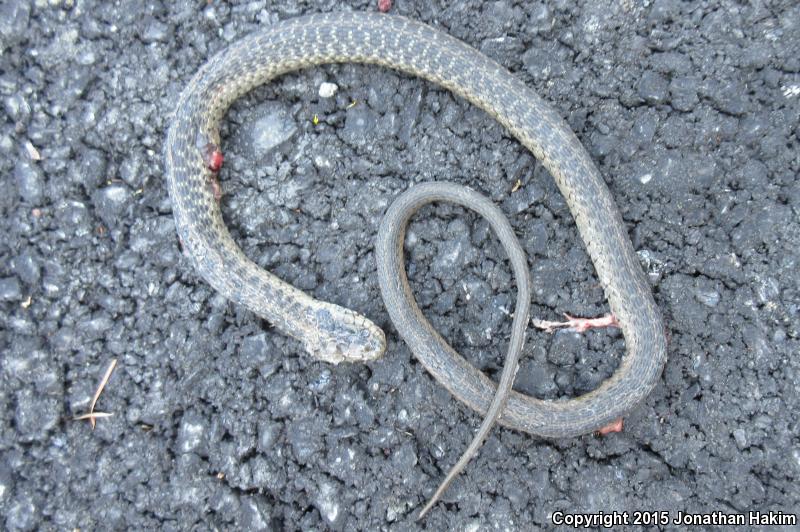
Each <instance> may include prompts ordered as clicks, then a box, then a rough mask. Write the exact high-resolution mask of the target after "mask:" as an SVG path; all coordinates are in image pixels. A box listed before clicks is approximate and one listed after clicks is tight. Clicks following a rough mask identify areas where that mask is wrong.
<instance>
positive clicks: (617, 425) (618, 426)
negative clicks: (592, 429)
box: [597, 418, 625, 436]
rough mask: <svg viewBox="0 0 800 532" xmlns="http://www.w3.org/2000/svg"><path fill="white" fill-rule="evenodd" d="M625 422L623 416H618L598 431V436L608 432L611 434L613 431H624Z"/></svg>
mask: <svg viewBox="0 0 800 532" xmlns="http://www.w3.org/2000/svg"><path fill="white" fill-rule="evenodd" d="M624 425H625V423H624V422H623V421H622V418H617V419H615V420H614V421H612V422H611V423H609V424H608V425H606V426H605V427H603V428H601V429H600V430H598V431H597V435H598V436H605V435H606V434H611V433H612V432H622V428H623V426H624Z"/></svg>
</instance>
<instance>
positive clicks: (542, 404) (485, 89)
mask: <svg viewBox="0 0 800 532" xmlns="http://www.w3.org/2000/svg"><path fill="white" fill-rule="evenodd" d="M334 62H352V63H372V64H378V65H382V66H386V67H390V68H394V69H397V70H400V71H402V72H405V73H408V74H411V75H414V76H418V77H421V78H425V79H427V80H430V81H433V82H435V83H437V84H439V85H441V86H443V87H445V88H447V89H449V90H450V91H452V92H454V93H455V94H457V95H459V96H461V97H463V98H465V99H466V100H468V101H470V102H472V103H473V104H475V105H476V106H478V107H480V108H481V109H483V110H484V111H486V112H487V113H489V115H491V116H492V117H494V118H495V119H496V120H497V121H498V122H500V123H501V124H502V125H503V126H505V128H506V129H507V130H508V131H509V132H510V133H511V134H512V135H514V136H515V137H516V138H517V139H519V141H520V142H521V143H522V144H523V145H525V146H526V147H527V148H528V149H529V150H530V151H531V152H533V154H534V155H535V156H536V158H537V159H539V160H540V161H541V162H542V164H543V165H544V166H545V167H546V168H547V169H548V170H549V171H550V173H551V174H552V175H553V177H554V178H555V180H556V183H557V184H558V187H559V189H560V190H561V192H562V194H563V195H564V197H565V198H566V201H567V204H568V205H569V208H570V211H571V212H572V214H573V216H574V218H575V222H576V224H577V227H578V231H579V233H580V235H581V238H582V239H583V241H584V243H585V244H586V247H587V250H588V253H589V256H590V257H591V259H592V262H593V263H594V266H595V269H596V271H597V274H598V277H599V279H600V282H601V284H602V286H603V288H604V290H605V293H606V295H607V297H608V300H609V304H610V307H611V310H612V312H613V313H614V314H615V315H616V317H617V320H618V322H619V324H620V327H621V329H622V332H623V334H624V336H625V341H626V346H627V353H626V356H625V357H624V358H623V359H622V361H621V363H620V366H619V368H618V369H617V371H616V372H615V373H614V375H613V376H612V377H611V378H609V379H608V380H606V381H605V382H604V383H603V384H602V385H601V386H600V387H599V388H598V389H596V390H594V391H593V392H590V393H587V394H585V395H583V396H580V397H577V398H573V399H568V400H558V401H544V400H539V399H536V398H533V397H529V396H526V395H523V394H520V393H517V392H510V394H509V389H510V386H511V380H513V374H512V379H510V380H508V381H507V382H506V389H501V390H500V392H499V396H500V397H498V398H495V399H496V401H495V402H496V403H498V402H499V403H502V398H503V396H505V395H508V402H507V404H506V405H505V407H504V408H502V409H496V411H500V410H502V413H501V414H500V416H499V418H498V421H499V422H500V423H502V424H503V425H506V426H508V427H510V428H513V429H517V430H522V431H525V432H529V433H531V434H536V435H539V436H543V437H548V438H561V437H570V436H577V435H580V434H585V433H589V432H592V431H594V430H596V429H598V428H600V427H602V426H604V425H606V424H607V423H609V422H610V421H612V420H614V419H616V418H619V417H620V416H622V415H623V414H624V413H626V412H627V411H629V410H631V409H632V408H633V407H634V406H635V405H636V404H637V403H638V402H639V401H641V400H642V399H643V398H644V397H645V396H647V395H648V394H649V393H650V391H651V390H652V389H653V387H654V386H655V384H656V382H657V380H658V378H659V375H660V373H661V370H662V368H663V366H664V363H665V361H666V341H665V337H664V330H663V325H662V321H661V317H660V315H659V312H658V309H657V307H656V305H655V302H654V300H653V297H652V294H651V292H650V288H649V286H648V284H647V281H646V279H645V277H644V274H643V272H642V269H641V267H640V265H639V263H638V261H637V258H636V254H635V253H634V250H633V246H632V245H631V242H630V239H629V238H628V235H627V233H626V230H625V226H624V225H623V222H622V218H621V216H620V214H619V212H618V210H617V208H616V205H615V203H614V200H613V199H612V197H611V194H610V193H609V191H608V188H607V187H606V185H605V183H604V182H603V180H602V178H601V176H600V174H599V172H598V171H597V169H596V168H595V166H594V164H593V163H592V161H591V160H590V158H589V156H588V154H587V153H586V151H585V150H584V149H583V147H582V146H581V144H580V142H579V141H578V139H577V138H576V137H575V135H574V134H573V133H572V132H571V131H570V129H569V128H568V127H567V125H566V124H565V123H564V121H563V120H562V119H561V118H560V117H559V116H558V114H557V113H556V112H555V111H554V110H553V109H552V108H551V107H550V106H549V105H547V104H546V103H544V102H543V101H542V100H541V99H540V98H539V97H538V96H537V95H536V94H534V93H533V91H531V90H530V89H528V88H527V87H526V86H525V84H524V83H522V82H521V81H520V80H518V79H517V78H515V77H514V76H512V75H511V74H510V73H509V72H508V71H507V70H506V69H505V68H504V67H502V66H500V65H499V64H497V63H496V62H494V61H492V60H491V59H489V58H487V57H486V56H484V55H483V54H481V53H480V52H478V51H477V50H475V49H473V48H471V47H470V46H468V45H466V44H464V43H463V42H461V41H458V40H456V39H454V38H452V37H450V36H448V35H446V34H444V33H442V32H440V31H437V30H435V29H433V28H431V27H429V26H427V25H425V24H422V23H420V22H415V21H412V20H409V19H406V18H403V17H398V16H388V15H381V14H377V13H338V14H320V15H311V16H306V17H301V18H296V19H292V20H288V21H285V22H281V23H280V24H276V25H273V26H270V27H268V28H266V29H264V30H263V31H259V32H257V33H255V34H252V35H250V36H248V37H246V38H244V39H242V40H240V41H239V42H237V43H235V44H233V45H231V46H230V47H228V48H226V49H225V50H223V51H222V52H220V53H218V54H217V55H215V56H214V57H213V58H212V59H211V60H209V61H208V62H207V63H206V64H205V65H204V66H203V67H202V68H201V69H200V71H199V72H198V73H197V74H196V75H195V76H194V77H193V78H192V80H191V81H190V82H189V84H188V86H187V87H186V88H185V90H184V91H183V93H182V94H181V95H180V98H179V101H178V103H177V107H176V110H175V115H174V119H173V121H172V124H171V126H170V129H169V134H168V137H167V143H166V150H165V153H166V170H167V178H168V181H169V190H170V194H171V197H172V206H173V212H174V216H175V222H176V226H177V230H178V234H179V236H180V239H181V241H182V243H183V246H184V248H185V249H186V250H187V251H188V253H189V254H190V256H191V257H192V260H193V262H194V265H195V267H196V268H197V271H198V272H199V273H200V274H201V275H202V276H203V278H205V279H206V280H207V281H208V282H209V283H210V284H211V285H212V286H213V287H214V288H215V289H217V290H218V291H219V292H220V293H222V294H224V295H225V296H226V297H227V298H229V299H230V300H232V301H234V302H237V303H240V304H243V305H245V306H246V307H247V308H249V309H250V310H252V311H253V312H255V313H256V314H258V315H259V316H262V317H263V318H265V319H266V320H268V321H269V322H270V323H272V325H274V326H275V327H277V328H279V329H280V330H282V331H283V332H284V333H286V334H288V335H291V336H293V337H295V338H298V339H300V340H301V341H302V342H303V343H304V345H305V348H306V349H307V350H308V351H309V352H310V353H311V354H312V355H314V356H316V357H318V358H320V359H323V360H327V361H331V362H339V361H342V360H348V361H364V360H372V359H374V358H376V357H378V356H380V355H381V354H382V353H383V351H384V349H385V338H384V335H383V332H382V331H381V330H380V329H379V328H378V327H377V326H376V325H374V324H373V323H372V322H371V321H369V320H368V319H367V318H365V317H363V316H361V315H359V314H357V313H355V312H353V311H351V310H348V309H344V308H342V307H339V306H337V305H333V304H330V303H326V302H321V301H317V300H315V299H313V298H312V297H311V296H309V295H307V294H305V293H303V292H302V291H300V290H298V289H296V288H294V287H292V286H291V285H289V284H287V283H285V282H283V281H281V280H279V279H278V278H276V277H275V276H273V275H271V274H270V273H268V272H266V271H264V270H262V269H261V268H259V267H258V266H257V265H256V264H255V263H253V262H252V261H251V260H249V259H248V258H247V257H246V256H245V255H244V254H243V253H242V251H241V250H240V249H239V247H238V246H237V245H236V243H235V242H234V241H233V239H232V238H231V236H230V234H229V233H228V230H227V229H226V227H225V224H224V223H223V220H222V216H221V214H220V209H219V206H218V204H217V200H216V199H215V194H214V190H213V187H212V181H213V179H214V173H215V170H216V169H217V166H218V165H217V164H216V162H211V163H210V162H209V153H214V154H217V153H219V146H220V140H219V132H218V125H219V122H220V120H221V119H222V117H223V115H224V114H225V112H226V110H227V109H228V107H229V106H230V104H231V103H232V102H233V101H234V100H235V99H236V98H238V97H239V96H240V95H242V94H243V93H245V92H247V91H249V90H251V89H252V88H254V87H256V86H258V85H260V84H262V83H265V82H267V81H269V80H271V79H273V78H275V77H276V76H280V75H281V74H284V73H287V72H290V71H294V70H298V69H301V68H305V67H310V66H314V65H320V64H325V63H334ZM440 191H441V189H436V188H435V185H434V188H433V189H431V190H429V191H428V192H432V193H434V194H436V193H438V192H440ZM470 206H471V205H470ZM405 214H408V212H406V213H405ZM484 215H485V213H484ZM401 218H402V217H401ZM390 220H391V221H390V222H389V224H388V225H389V227H386V225H387V224H386V223H385V224H384V227H383V231H382V232H381V235H380V236H379V241H378V245H377V246H376V251H377V252H376V256H377V260H378V264H379V268H378V269H379V273H380V278H381V288H382V292H383V295H384V300H385V304H386V307H387V309H388V310H389V313H390V315H391V317H392V319H393V321H394V323H395V325H396V327H397V329H398V331H399V332H400V334H401V336H402V337H403V338H404V339H405V341H406V342H407V343H408V344H409V346H410V347H411V349H412V351H413V352H414V354H415V356H416V357H417V358H418V359H419V360H420V362H421V363H422V364H423V365H424V366H425V367H426V368H427V369H428V371H429V372H430V373H431V374H432V375H433V376H434V377H435V378H436V379H437V380H438V381H439V382H440V383H442V384H443V385H444V386H446V387H447V388H448V389H449V390H450V391H451V392H452V393H453V395H455V396H456V397H457V398H458V399H459V400H461V401H462V402H464V403H465V404H467V405H468V406H469V407H470V408H472V409H474V410H476V411H477V412H479V413H481V414H486V412H487V411H488V410H489V408H490V403H491V402H492V400H493V398H494V397H495V392H496V391H497V386H496V385H495V384H494V383H493V382H492V381H491V380H490V379H489V378H488V377H486V376H485V375H484V374H483V373H481V372H480V371H478V370H476V369H475V368H474V367H472V366H471V365H470V364H469V363H467V362H466V361H465V360H464V359H463V358H462V357H461V356H459V355H458V354H457V353H456V352H455V351H453V350H452V348H450V347H449V346H448V345H447V343H446V342H444V340H443V339H442V338H441V337H440V336H439V335H438V334H436V332H435V331H434V330H433V329H432V328H431V327H430V326H429V325H428V324H427V321H426V320H425V319H424V317H423V316H422V315H421V313H420V312H419V309H418V307H417V306H416V304H415V303H414V299H413V296H412V294H411V292H410V290H409V287H408V283H407V280H406V276H405V272H404V269H403V260H402V238H403V235H404V228H403V227H400V218H397V217H394V218H390ZM517 283H518V284H519V283H520V280H519V279H518V280H517ZM523 329H524V328H523ZM522 334H523V333H520V332H519V330H518V329H516V328H515V335H517V336H515V337H514V338H512V343H514V342H517V343H518V344H519V345H520V346H521V335H522ZM514 366H515V367H514V369H516V364H514ZM501 406H502V405H501ZM491 421H493V419H491V418H489V419H488V422H489V426H491ZM476 440H477V438H476Z"/></svg>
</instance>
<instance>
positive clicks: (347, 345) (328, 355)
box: [305, 304, 386, 364]
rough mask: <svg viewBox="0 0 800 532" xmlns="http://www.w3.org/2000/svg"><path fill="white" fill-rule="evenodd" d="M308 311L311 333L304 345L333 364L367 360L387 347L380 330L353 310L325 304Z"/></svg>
mask: <svg viewBox="0 0 800 532" xmlns="http://www.w3.org/2000/svg"><path fill="white" fill-rule="evenodd" d="M310 314H311V316H309V317H310V318H311V319H310V320H309V322H311V323H313V324H314V325H315V327H314V328H313V329H314V334H309V335H308V336H307V337H306V338H305V348H306V351H308V352H309V353H310V354H311V355H312V356H313V357H315V358H318V359H320V360H323V361H325V362H331V363H333V364H338V363H339V362H366V361H369V360H375V359H376V358H378V357H380V356H381V355H382V354H383V352H384V351H385V350H386V336H385V335H384V334H383V331H382V330H381V329H380V328H379V327H378V326H377V325H375V324H374V323H372V322H371V321H370V320H368V319H367V318H365V317H364V316H361V315H360V314H356V313H355V312H353V311H352V310H349V309H345V308H342V307H338V306H336V305H331V304H326V305H325V306H324V307H322V308H318V309H316V310H314V311H311V313H310Z"/></svg>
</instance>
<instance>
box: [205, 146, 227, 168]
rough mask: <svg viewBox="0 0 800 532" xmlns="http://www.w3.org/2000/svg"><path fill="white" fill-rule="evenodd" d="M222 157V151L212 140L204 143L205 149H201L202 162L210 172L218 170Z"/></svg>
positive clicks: (220, 166)
mask: <svg viewBox="0 0 800 532" xmlns="http://www.w3.org/2000/svg"><path fill="white" fill-rule="evenodd" d="M224 159H225V158H224V157H223V156H222V152H221V151H220V149H219V147H218V146H217V145H216V144H214V143H213V142H209V143H208V144H206V146H205V149H204V150H203V162H204V163H206V167H207V168H208V169H209V170H211V171H212V172H219V169H220V168H222V162H223V160H224Z"/></svg>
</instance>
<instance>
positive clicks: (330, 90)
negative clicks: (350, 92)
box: [319, 81, 339, 98]
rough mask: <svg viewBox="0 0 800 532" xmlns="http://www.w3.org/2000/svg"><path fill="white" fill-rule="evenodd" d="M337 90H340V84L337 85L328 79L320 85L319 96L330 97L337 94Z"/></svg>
mask: <svg viewBox="0 0 800 532" xmlns="http://www.w3.org/2000/svg"><path fill="white" fill-rule="evenodd" d="M337 90H339V86H338V85H336V83H328V82H327V81H326V82H325V83H322V84H321V85H320V86H319V97H320V98H330V97H331V96H333V95H334V94H336V91H337Z"/></svg>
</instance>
